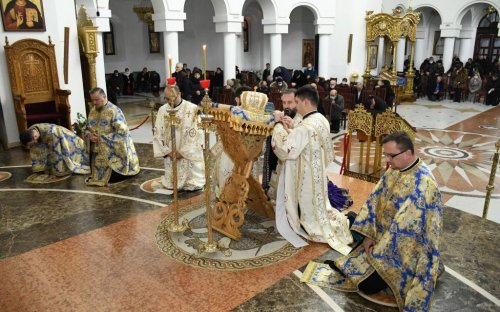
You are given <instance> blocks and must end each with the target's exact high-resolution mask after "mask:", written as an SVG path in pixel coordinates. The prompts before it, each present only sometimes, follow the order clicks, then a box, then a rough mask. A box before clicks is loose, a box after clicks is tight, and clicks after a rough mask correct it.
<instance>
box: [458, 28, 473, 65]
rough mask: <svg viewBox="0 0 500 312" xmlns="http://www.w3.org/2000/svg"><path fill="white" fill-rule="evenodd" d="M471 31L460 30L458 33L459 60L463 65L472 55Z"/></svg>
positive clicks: (468, 29)
mask: <svg viewBox="0 0 500 312" xmlns="http://www.w3.org/2000/svg"><path fill="white" fill-rule="evenodd" d="M472 32H473V31H472V29H471V28H470V27H468V28H464V29H462V31H461V32H460V50H459V55H458V57H460V60H461V61H462V62H463V63H464V64H465V62H467V59H469V58H472V56H473V54H474V41H473V40H472V35H473V33H472Z"/></svg>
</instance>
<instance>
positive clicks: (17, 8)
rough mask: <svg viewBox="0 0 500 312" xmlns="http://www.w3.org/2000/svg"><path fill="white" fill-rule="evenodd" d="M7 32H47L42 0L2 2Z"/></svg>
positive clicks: (1, 7) (1, 0)
mask: <svg viewBox="0 0 500 312" xmlns="http://www.w3.org/2000/svg"><path fill="white" fill-rule="evenodd" d="M0 9H1V11H2V21H3V29H4V30H5V31H45V15H44V13H43V3H42V0H0Z"/></svg>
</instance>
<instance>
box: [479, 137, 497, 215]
mask: <svg viewBox="0 0 500 312" xmlns="http://www.w3.org/2000/svg"><path fill="white" fill-rule="evenodd" d="M495 147H496V148H497V151H496V152H495V154H493V162H492V164H491V172H490V180H489V182H488V185H486V196H485V198H484V209H483V218H484V219H486V218H487V217H488V208H489V206H490V199H491V192H493V189H494V188H495V176H496V173H497V166H498V159H499V155H498V150H499V149H500V140H498V141H497V143H496V144H495Z"/></svg>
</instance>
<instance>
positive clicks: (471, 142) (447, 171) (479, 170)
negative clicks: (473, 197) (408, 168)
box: [415, 129, 500, 195]
mask: <svg viewBox="0 0 500 312" xmlns="http://www.w3.org/2000/svg"><path fill="white" fill-rule="evenodd" d="M496 142H497V138H495V137H492V136H487V135H484V134H482V135H479V134H475V133H467V132H459V131H449V130H423V129H419V130H418V132H417V137H416V139H415V149H416V152H417V154H418V155H419V156H420V157H421V158H422V159H423V160H424V161H425V163H426V164H427V165H428V166H429V167H430V168H431V170H432V174H433V175H434V177H435V178H436V180H437V182H438V184H439V185H440V187H441V190H442V191H443V192H445V193H449V194H457V195H461V194H463V193H464V192H470V193H476V194H477V195H480V194H484V192H485V187H486V185H487V184H488V180H489V177H490V172H491V165H492V158H493V153H494V152H495V143H496ZM498 178H500V174H499V173H498V172H497V181H498ZM497 184H498V182H497ZM497 186H498V185H497ZM493 194H500V190H499V189H498V187H496V188H495V190H494V191H493Z"/></svg>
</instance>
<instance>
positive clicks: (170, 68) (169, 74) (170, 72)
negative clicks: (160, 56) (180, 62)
mask: <svg viewBox="0 0 500 312" xmlns="http://www.w3.org/2000/svg"><path fill="white" fill-rule="evenodd" d="M168 77H172V55H170V54H169V55H168Z"/></svg>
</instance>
